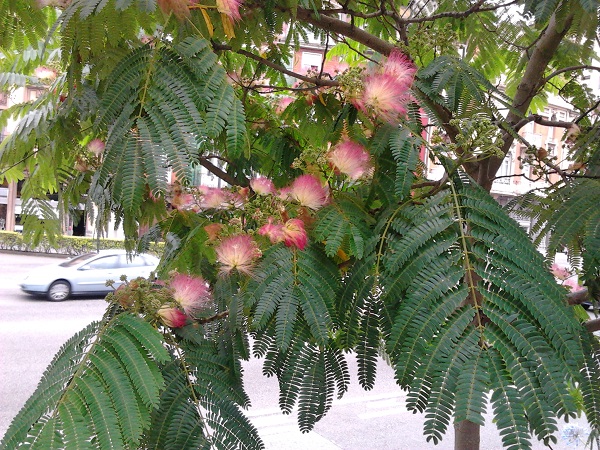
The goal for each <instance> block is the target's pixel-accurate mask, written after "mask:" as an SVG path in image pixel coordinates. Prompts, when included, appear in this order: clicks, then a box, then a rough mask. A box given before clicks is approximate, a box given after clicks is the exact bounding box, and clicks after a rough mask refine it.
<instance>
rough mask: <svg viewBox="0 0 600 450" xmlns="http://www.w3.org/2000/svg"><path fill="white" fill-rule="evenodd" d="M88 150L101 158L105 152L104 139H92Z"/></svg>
mask: <svg viewBox="0 0 600 450" xmlns="http://www.w3.org/2000/svg"><path fill="white" fill-rule="evenodd" d="M87 147H88V150H89V151H90V152H92V153H93V154H94V155H96V156H100V155H101V154H102V153H103V152H104V147H105V144H104V141H103V140H102V139H92V140H91V141H90V142H89V143H88V145H87Z"/></svg>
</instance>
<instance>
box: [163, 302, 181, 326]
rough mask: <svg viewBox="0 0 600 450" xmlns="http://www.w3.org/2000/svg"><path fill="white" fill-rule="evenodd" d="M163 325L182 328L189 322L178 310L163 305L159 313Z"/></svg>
mask: <svg viewBox="0 0 600 450" xmlns="http://www.w3.org/2000/svg"><path fill="white" fill-rule="evenodd" d="M157 313H158V315H159V316H160V318H161V320H162V321H163V323H164V324H165V325H166V326H168V327H170V328H181V327H183V326H184V325H185V323H186V321H187V317H186V315H185V314H184V313H183V311H181V310H180V309H178V308H172V307H170V306H167V305H163V306H162V307H161V308H160V309H159V310H158V311H157Z"/></svg>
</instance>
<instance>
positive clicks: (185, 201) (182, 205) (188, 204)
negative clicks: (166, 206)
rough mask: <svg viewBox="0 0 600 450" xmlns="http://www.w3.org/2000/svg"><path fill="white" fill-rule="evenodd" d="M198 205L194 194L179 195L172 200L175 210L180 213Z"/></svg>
mask: <svg viewBox="0 0 600 450" xmlns="http://www.w3.org/2000/svg"><path fill="white" fill-rule="evenodd" d="M195 203H196V199H195V198H194V196H193V195H192V194H186V193H183V192H182V193H179V194H176V195H175V196H174V197H173V199H172V200H171V205H172V206H173V208H175V209H178V210H180V211H182V210H186V209H190V208H192V207H193V206H194V205H195Z"/></svg>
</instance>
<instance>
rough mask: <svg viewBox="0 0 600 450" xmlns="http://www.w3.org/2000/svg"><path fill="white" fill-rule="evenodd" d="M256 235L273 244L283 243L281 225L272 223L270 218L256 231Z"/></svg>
mask: <svg viewBox="0 0 600 450" xmlns="http://www.w3.org/2000/svg"><path fill="white" fill-rule="evenodd" d="M258 234H260V235H261V236H267V237H268V238H269V240H270V241H271V243H273V244H276V243H278V242H283V240H284V238H285V236H284V232H283V225H281V224H276V223H273V218H272V217H270V218H269V221H268V223H266V224H265V225H263V226H262V227H260V228H259V229H258Z"/></svg>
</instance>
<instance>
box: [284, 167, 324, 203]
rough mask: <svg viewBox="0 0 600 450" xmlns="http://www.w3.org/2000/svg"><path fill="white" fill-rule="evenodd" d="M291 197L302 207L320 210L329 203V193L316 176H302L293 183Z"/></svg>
mask: <svg viewBox="0 0 600 450" xmlns="http://www.w3.org/2000/svg"><path fill="white" fill-rule="evenodd" d="M289 196H290V198H291V199H292V200H295V201H297V202H298V203H300V205H302V206H306V207H307V208H310V209H319V208H321V207H322V206H323V205H325V204H326V203H327V198H328V193H327V189H326V188H325V187H324V186H323V185H322V184H321V182H320V181H319V179H318V178H317V177H315V176H314V175H300V176H299V177H298V178H296V179H295V180H294V182H293V183H292V186H291V191H290V194H289Z"/></svg>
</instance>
